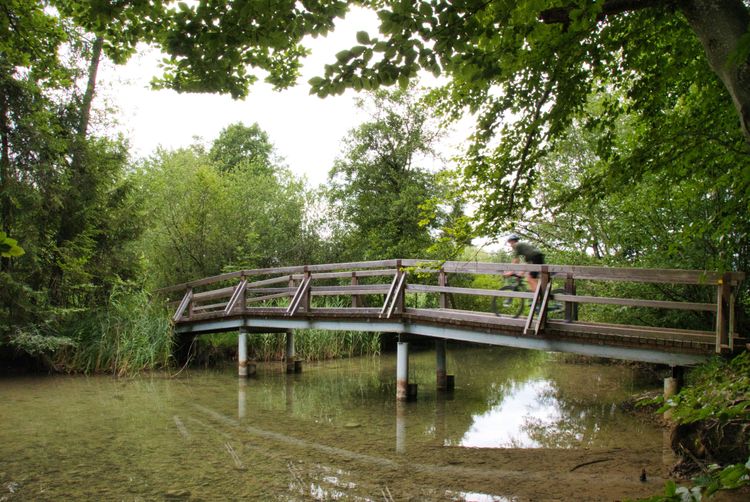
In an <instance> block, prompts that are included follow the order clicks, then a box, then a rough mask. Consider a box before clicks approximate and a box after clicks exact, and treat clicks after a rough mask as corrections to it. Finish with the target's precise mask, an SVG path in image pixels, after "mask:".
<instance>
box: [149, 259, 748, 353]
mask: <svg viewBox="0 0 750 502" xmlns="http://www.w3.org/2000/svg"><path fill="white" fill-rule="evenodd" d="M530 271H534V272H538V273H539V285H538V288H537V290H536V291H534V292H523V291H505V290H498V288H497V287H489V286H488V287H479V286H477V284H481V283H484V284H494V285H496V284H497V283H498V282H499V281H498V276H502V275H503V274H504V273H506V272H513V273H519V274H523V273H526V272H530ZM492 276H494V279H493V278H492ZM743 279H744V274H743V273H740V272H728V273H721V274H720V273H715V272H705V271H697V270H663V269H633V268H608V267H584V266H566V265H521V264H509V263H478V262H435V261H428V260H386V261H371V262H354V263H337V264H327V265H305V266H293V267H280V268H268V269H256V270H242V271H237V272H232V273H227V274H222V275H218V276H214V277H208V278H204V279H199V280H195V281H191V282H188V283H184V284H179V285H176V286H171V287H169V288H165V289H162V290H160V292H161V293H164V294H166V295H168V296H169V295H172V296H173V300H174V301H173V302H172V304H173V305H174V306H175V307H176V312H175V314H174V317H173V321H174V324H175V332H176V333H177V334H178V335H180V336H188V337H189V336H195V335H200V334H203V333H213V332H226V331H233V330H237V331H239V332H240V333H241V334H244V333H272V332H285V333H289V334H291V333H292V331H293V330H305V329H312V328H314V329H324V330H334V331H336V330H346V331H375V332H390V333H398V334H400V335H410V336H412V335H413V336H421V337H432V338H435V339H437V340H443V341H444V340H458V341H463V342H473V343H479V344H489V345H502V346H508V347H520V348H527V349H538V350H547V351H558V352H570V353H576V354H583V355H589V356H600V357H607V358H615V359H626V360H632V361H643V362H651V363H660V364H667V365H670V366H673V367H678V366H689V365H693V364H696V363H699V362H701V361H703V360H705V359H706V358H708V357H710V356H712V355H713V354H717V353H729V352H733V351H734V350H735V349H737V348H744V347H745V343H746V341H745V339H743V338H741V337H740V335H739V334H738V333H736V330H735V324H736V322H735V318H736V316H735V303H736V302H735V298H736V290H737V287H738V285H739V284H740V282H741V281H742V280H743ZM639 283H648V284H652V285H655V287H656V288H660V289H661V290H662V292H666V294H664V295H663V297H662V298H659V299H646V298H633V297H628V293H627V292H628V291H632V290H634V289H637V290H641V291H642V290H643V288H642V287H640V288H638V287H634V286H637V285H638V284H639ZM687 289H689V290H690V291H691V296H692V297H699V298H704V299H706V301H703V302H695V301H683V300H681V299H680V297H681V292H683V293H684V291H685V290H687ZM602 290H606V291H609V293H608V294H607V295H606V296H605V295H602V294H601V293H599V292H600V291H602ZM613 291H614V293H613ZM577 293H578V294H577ZM580 293H583V294H580ZM667 295H671V296H672V297H671V298H670V297H669V296H667ZM493 297H495V298H500V299H505V298H511V299H513V298H523V299H525V301H526V302H527V304H528V305H529V307H530V308H528V310H527V311H525V312H524V314H522V315H521V316H518V317H513V316H512V315H502V314H496V313H494V312H492V311H491V310H490V308H489V305H490V303H491V302H490V300H491V299H492V298H493ZM180 298H181V299H180ZM470 300H474V301H470ZM501 303H502V302H501ZM466 305H468V307H467V306H466ZM551 305H554V306H556V307H558V308H557V309H556V311H554V312H553V309H551V308H550V306H551ZM592 306H610V307H609V308H619V309H622V310H623V311H624V310H626V309H657V310H658V312H660V313H661V315H660V316H659V317H658V318H663V319H664V320H665V321H666V320H667V319H668V316H669V314H670V313H671V312H672V311H683V312H684V311H690V312H695V313H697V317H698V318H700V319H702V320H703V323H704V324H705V325H706V327H704V329H702V330H697V329H684V328H682V327H680V326H668V325H666V324H667V323H666V322H665V323H663V324H665V325H664V326H644V325H634V324H612V323H603V322H595V321H594V320H593V319H594V318H595V316H592V315H589V312H590V311H591V309H592ZM462 307H463V308H462ZM579 307H583V309H582V312H583V314H585V315H581V316H580V318H579V315H578V312H579ZM593 308H594V309H596V308H602V307H593ZM585 309H588V310H585ZM651 318H652V319H653V318H654V317H653V316H652V317H651ZM241 343H242V341H241ZM245 350H246V349H245ZM289 350H290V348H289V340H288V341H287V355H288V356H290V355H291V356H293V350H294V349H293V342H292V347H291V353H290V352H289ZM240 353H241V354H240V358H241V359H242V357H243V356H242V346H241V347H240ZM438 357H439V356H438Z"/></svg>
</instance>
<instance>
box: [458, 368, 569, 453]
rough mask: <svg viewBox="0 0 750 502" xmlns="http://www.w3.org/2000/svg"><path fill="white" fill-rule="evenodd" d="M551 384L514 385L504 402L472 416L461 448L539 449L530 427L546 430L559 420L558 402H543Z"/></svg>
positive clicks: (542, 381)
mask: <svg viewBox="0 0 750 502" xmlns="http://www.w3.org/2000/svg"><path fill="white" fill-rule="evenodd" d="M551 387H552V382H550V381H548V380H534V381H529V382H524V383H522V384H520V385H517V386H515V387H514V388H513V389H512V390H511V391H510V392H506V394H505V395H504V396H503V400H502V401H501V402H500V403H499V404H496V405H495V406H493V407H492V408H491V409H489V410H487V411H486V412H485V413H482V414H481V415H475V416H473V417H472V419H473V423H472V425H471V428H470V429H469V430H468V431H466V433H465V434H464V436H463V437H462V438H461V442H460V443H459V444H460V446H468V447H483V448H499V447H514V448H538V447H540V446H542V445H541V443H539V442H538V441H535V440H534V439H533V438H532V434H531V433H530V432H529V429H530V428H531V427H530V424H532V423H533V424H534V426H541V427H544V426H545V425H552V424H553V423H555V422H556V421H558V420H559V418H560V413H561V410H560V408H559V407H558V404H557V402H556V401H550V400H545V399H542V397H543V396H544V395H545V393H547V392H549V390H550V389H551Z"/></svg>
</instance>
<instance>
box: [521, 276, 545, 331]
mask: <svg viewBox="0 0 750 502" xmlns="http://www.w3.org/2000/svg"><path fill="white" fill-rule="evenodd" d="M541 291H542V283H541V282H540V283H539V284H537V286H536V291H534V298H532V300H531V307H530V308H529V317H528V318H527V319H526V325H525V326H524V328H523V334H524V335H525V334H527V333H528V332H529V328H530V327H531V322H532V321H533V320H534V311H535V310H536V305H537V303H538V302H539V294H540V293H541Z"/></svg>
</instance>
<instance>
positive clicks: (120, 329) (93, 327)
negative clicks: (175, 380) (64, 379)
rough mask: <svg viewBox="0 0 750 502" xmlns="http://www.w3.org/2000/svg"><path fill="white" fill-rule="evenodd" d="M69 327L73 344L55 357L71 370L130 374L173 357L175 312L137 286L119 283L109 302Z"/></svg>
mask: <svg viewBox="0 0 750 502" xmlns="http://www.w3.org/2000/svg"><path fill="white" fill-rule="evenodd" d="M65 331H66V333H65V334H66V336H67V338H69V339H70V340H72V341H73V345H72V346H70V347H66V348H64V349H63V350H60V351H59V352H58V353H57V354H56V357H55V362H56V366H58V367H59V368H62V369H65V370H67V371H71V372H84V373H93V372H105V371H106V372H112V373H115V374H117V375H125V374H134V373H138V372H140V371H144V370H151V369H158V368H165V367H168V366H169V365H170V362H171V358H172V330H171V326H170V323H169V315H168V313H167V312H166V311H165V310H164V308H163V307H162V306H161V305H160V304H158V302H153V301H152V300H151V297H150V295H149V294H148V292H146V291H145V290H143V289H140V288H137V287H132V286H129V285H121V286H118V287H116V288H115V289H114V290H113V291H112V293H111V295H110V297H109V302H108V304H107V306H106V307H104V308H101V309H98V310H94V311H89V312H86V313H85V314H84V315H82V316H81V317H80V318H78V319H76V320H75V321H74V322H70V323H68V326H67V328H65Z"/></svg>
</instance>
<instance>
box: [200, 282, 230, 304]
mask: <svg viewBox="0 0 750 502" xmlns="http://www.w3.org/2000/svg"><path fill="white" fill-rule="evenodd" d="M233 292H234V287H231V286H230V287H228V288H220V289H212V290H211V291H203V292H201V293H195V294H194V295H193V299H194V300H195V301H197V302H200V301H206V300H213V299H215V298H225V297H226V298H228V297H230V296H232V293H233Z"/></svg>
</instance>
